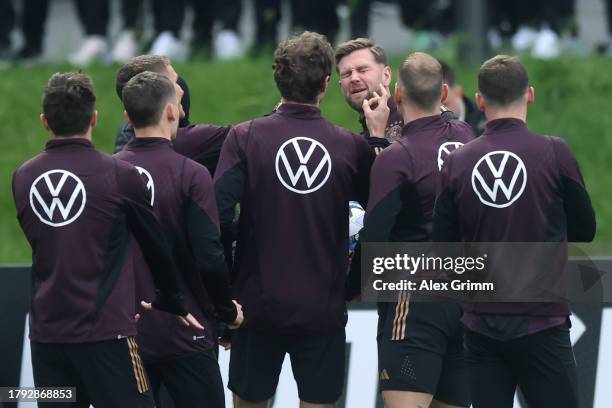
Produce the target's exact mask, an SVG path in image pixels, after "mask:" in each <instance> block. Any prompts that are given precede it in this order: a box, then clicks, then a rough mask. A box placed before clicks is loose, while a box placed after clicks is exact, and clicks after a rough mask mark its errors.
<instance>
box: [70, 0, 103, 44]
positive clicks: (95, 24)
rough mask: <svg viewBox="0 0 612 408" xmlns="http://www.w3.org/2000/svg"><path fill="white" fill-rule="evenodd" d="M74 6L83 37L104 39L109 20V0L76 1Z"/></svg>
mask: <svg viewBox="0 0 612 408" xmlns="http://www.w3.org/2000/svg"><path fill="white" fill-rule="evenodd" d="M76 6H77V11H78V13H79V19H80V20H81V24H82V25H83V30H85V35H101V36H103V37H106V30H107V27H108V22H109V19H110V2H109V0H96V1H90V0H77V1H76Z"/></svg>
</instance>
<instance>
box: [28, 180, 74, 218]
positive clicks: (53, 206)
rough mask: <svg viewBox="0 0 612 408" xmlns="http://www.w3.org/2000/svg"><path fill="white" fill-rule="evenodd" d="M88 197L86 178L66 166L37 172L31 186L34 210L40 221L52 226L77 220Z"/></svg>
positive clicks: (31, 204) (31, 201) (31, 200)
mask: <svg viewBox="0 0 612 408" xmlns="http://www.w3.org/2000/svg"><path fill="white" fill-rule="evenodd" d="M85 201H86V194H85V186H84V185H83V182H82V181H81V180H80V179H79V178H78V177H77V176H75V175H74V174H73V173H71V172H69V171H66V170H49V171H48V172H46V173H43V174H41V175H40V176H38V178H37V179H36V180H34V182H33V183H32V186H31V187H30V206H31V207H32V211H34V214H36V216H37V217H38V219H39V220H40V221H41V222H43V223H45V224H47V225H50V226H52V227H62V226H64V225H68V224H70V223H72V222H73V221H74V220H76V219H77V218H78V217H79V215H81V213H82V212H83V209H84V208H85ZM55 210H58V211H59V214H57V213H56V211H55Z"/></svg>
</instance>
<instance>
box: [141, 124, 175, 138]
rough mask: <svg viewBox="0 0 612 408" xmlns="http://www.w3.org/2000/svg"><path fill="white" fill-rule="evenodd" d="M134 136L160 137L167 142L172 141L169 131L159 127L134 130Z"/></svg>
mask: <svg viewBox="0 0 612 408" xmlns="http://www.w3.org/2000/svg"><path fill="white" fill-rule="evenodd" d="M134 136H135V137H137V138H145V137H161V138H164V139H168V140H171V139H172V135H171V132H170V130H169V129H166V128H165V127H164V126H161V125H155V126H148V127H143V128H140V129H136V128H134Z"/></svg>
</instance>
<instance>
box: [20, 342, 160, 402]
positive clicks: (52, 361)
mask: <svg viewBox="0 0 612 408" xmlns="http://www.w3.org/2000/svg"><path fill="white" fill-rule="evenodd" d="M31 348H32V368H33V371H34V384H35V385H36V386H37V387H76V399H77V402H75V403H73V404H70V405H68V404H66V403H63V404H62V403H42V402H39V403H38V406H39V407H55V406H58V407H66V406H75V407H84V408H88V407H89V405H93V406H95V407H96V408H116V407H135V408H149V407H154V406H155V402H154V400H153V395H152V393H151V390H150V387H149V380H148V378H147V375H146V373H145V370H144V367H143V365H142V361H141V359H140V355H139V354H138V346H137V345H136V341H135V340H134V339H133V338H132V337H129V338H123V339H118V340H107V341H99V342H92V343H81V344H57V343H38V342H35V341H32V342H31Z"/></svg>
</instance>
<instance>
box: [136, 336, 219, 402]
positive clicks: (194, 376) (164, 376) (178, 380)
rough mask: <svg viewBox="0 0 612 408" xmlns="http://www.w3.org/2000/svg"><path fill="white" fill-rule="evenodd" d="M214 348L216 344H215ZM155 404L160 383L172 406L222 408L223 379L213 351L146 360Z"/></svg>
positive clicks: (158, 399)
mask: <svg viewBox="0 0 612 408" xmlns="http://www.w3.org/2000/svg"><path fill="white" fill-rule="evenodd" d="M215 349H216V347H215ZM145 368H146V370H147V374H148V375H149V379H150V381H151V389H152V390H153V395H154V396H155V402H156V403H157V405H158V407H163V406H164V404H163V403H161V402H160V389H161V386H162V385H163V386H164V387H165V388H166V390H167V391H168V394H169V395H170V399H171V400H172V401H173V402H174V407H175V408H198V407H202V408H204V407H205V408H225V394H224V391H223V380H222V379H221V371H220V370H219V363H218V362H217V358H216V355H215V351H214V350H210V351H204V352H198V353H193V354H189V355H185V356H181V357H177V358H174V359H172V360H168V361H164V362H156V363H148V362H147V363H145Z"/></svg>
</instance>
